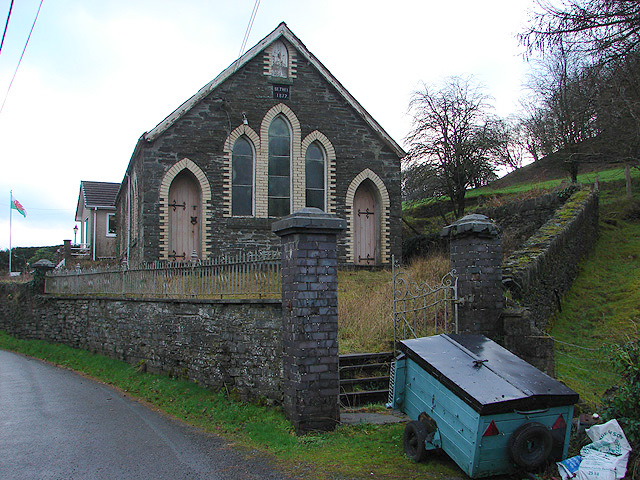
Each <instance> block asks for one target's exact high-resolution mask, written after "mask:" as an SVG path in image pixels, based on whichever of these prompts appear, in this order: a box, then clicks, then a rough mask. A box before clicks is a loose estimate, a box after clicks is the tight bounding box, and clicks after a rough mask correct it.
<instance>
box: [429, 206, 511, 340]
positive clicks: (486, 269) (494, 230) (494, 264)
mask: <svg viewBox="0 0 640 480" xmlns="http://www.w3.org/2000/svg"><path fill="white" fill-rule="evenodd" d="M441 235H442V236H447V237H449V246H450V260H451V268H452V269H454V270H455V271H456V274H457V276H458V299H459V302H460V303H459V306H458V329H459V332H460V333H475V334H482V335H485V336H487V337H489V338H491V339H493V340H496V341H501V340H502V337H503V335H504V332H503V327H502V321H501V317H502V310H503V307H504V300H503V296H502V241H501V238H500V229H499V227H498V226H497V225H496V224H495V223H493V222H492V221H491V220H490V219H489V218H488V217H486V216H485V215H475V214H474V215H467V216H465V217H462V218H461V219H459V220H457V221H456V222H455V223H453V224H451V225H449V226H447V227H445V228H444V229H443V230H442V232H441Z"/></svg>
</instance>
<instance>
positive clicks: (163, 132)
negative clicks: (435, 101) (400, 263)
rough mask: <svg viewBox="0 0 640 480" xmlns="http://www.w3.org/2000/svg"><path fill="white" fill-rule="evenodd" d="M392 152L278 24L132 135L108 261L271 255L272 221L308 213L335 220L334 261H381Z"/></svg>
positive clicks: (397, 203)
mask: <svg viewBox="0 0 640 480" xmlns="http://www.w3.org/2000/svg"><path fill="white" fill-rule="evenodd" d="M372 74H374V72H372ZM404 156H405V152H404V151H403V150H402V148H401V147H400V146H399V145H398V144H397V143H396V142H395V141H394V140H393V139H392V138H391V137H390V136H389V135H388V134H387V133H386V132H385V131H384V130H383V129H382V127H381V126H380V125H379V124H378V123H377V122H376V121H375V120H374V119H373V118H372V117H371V115H369V113H367V111H366V110H365V109H364V108H363V107H362V106H361V105H360V104H359V103H358V102H357V101H356V99H355V98H353V97H352V96H351V94H350V93H349V92H348V91H347V90H346V89H345V88H344V87H343V86H342V85H341V84H340V82H338V80H336V79H335V78H334V77H333V75H331V73H330V72H329V71H328V70H327V69H326V68H325V67H324V65H323V64H322V63H320V61H319V60H318V59H317V58H316V57H315V56H314V55H313V54H312V53H311V52H309V50H307V48H306V47H305V46H304V44H303V43H302V42H301V41H300V40H299V39H298V38H297V37H296V36H295V35H294V34H293V33H292V32H291V30H289V28H288V27H287V25H286V24H285V23H281V24H280V25H279V26H278V27H277V28H276V29H275V30H274V31H273V32H271V33H270V34H269V35H268V36H266V37H265V38H264V39H263V40H262V41H260V42H259V43H258V44H257V45H256V46H254V47H253V48H252V49H250V50H249V51H248V52H247V53H245V54H244V55H243V56H242V57H240V58H239V59H238V60H237V61H235V62H233V64H231V65H230V66H229V67H228V68H227V69H226V70H224V71H223V72H222V73H220V74H219V75H218V76H217V77H216V78H215V79H214V80H212V81H211V82H209V83H208V84H207V85H205V86H204V87H202V88H201V89H200V90H199V91H198V92H197V93H196V94H195V95H194V96H192V97H191V98H190V99H188V100H187V101H186V102H184V103H183V104H182V105H181V106H180V107H178V108H177V109H176V110H175V111H174V112H173V113H171V114H170V115H169V116H168V117H167V118H165V119H164V120H163V121H162V122H161V123H159V124H158V125H157V126H156V127H155V128H154V129H153V130H151V131H150V132H147V133H145V134H143V135H142V136H141V137H140V139H139V140H138V143H137V145H136V147H135V149H134V151H133V154H132V156H131V160H130V162H129V166H128V168H127V171H126V174H125V177H124V179H123V181H122V184H121V186H120V190H119V193H118V197H117V200H116V208H117V215H118V221H117V229H118V232H117V239H118V253H119V257H120V258H121V260H123V261H124V260H126V261H128V262H129V263H130V264H136V263H139V262H149V261H156V260H164V261H186V260H189V259H190V258H191V257H192V256H194V255H197V257H198V258H202V259H204V258H209V257H213V256H217V255H221V254H223V253H234V252H238V251H258V250H264V249H273V248H276V247H277V246H279V244H280V239H279V238H278V237H277V236H275V235H274V234H272V233H271V224H272V223H273V222H274V221H275V220H276V219H277V218H279V217H282V216H285V215H288V214H290V213H293V212H295V211H297V210H299V209H301V208H304V207H317V208H319V209H321V210H323V211H325V212H328V213H332V214H336V215H338V216H339V217H341V218H345V219H346V220H347V230H346V231H345V232H344V234H342V235H341V236H340V237H339V240H338V255H339V263H340V264H342V265H345V264H351V265H385V264H389V263H390V262H391V256H392V255H393V254H395V255H396V257H399V256H400V253H401V233H400V232H401V225H400V221H401V220H400V215H401V199H400V160H401V158H403V157H404Z"/></svg>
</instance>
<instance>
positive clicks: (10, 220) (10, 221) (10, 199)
mask: <svg viewBox="0 0 640 480" xmlns="http://www.w3.org/2000/svg"><path fill="white" fill-rule="evenodd" d="M9 197H10V198H9V276H11V223H12V220H13V212H12V210H13V208H11V205H12V204H13V190H9Z"/></svg>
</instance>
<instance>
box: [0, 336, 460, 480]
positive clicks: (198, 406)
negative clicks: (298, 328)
mask: <svg viewBox="0 0 640 480" xmlns="http://www.w3.org/2000/svg"><path fill="white" fill-rule="evenodd" d="M0 348H2V349H5V350H11V351H15V352H19V353H23V354H25V355H29V356H32V357H36V358H41V359H44V360H46V361H49V362H51V363H54V364H57V365H61V366H63V367H66V368H70V369H72V370H75V371H78V372H81V373H83V374H85V375H88V376H90V377H92V378H95V379H96V380H98V381H101V382H104V383H106V384H109V385H112V386H114V387H116V388H119V389H120V390H122V391H123V392H125V393H126V394H127V395H129V396H131V397H133V398H136V399H139V400H142V401H144V402H147V403H149V404H151V405H153V406H154V407H156V408H158V409H159V410H161V411H164V412H166V413H168V414H169V415H172V416H174V417H176V418H178V419H180V420H183V421H186V422H188V423H189V424H191V425H194V426H196V427H199V428H202V429H203V430H205V431H208V432H212V433H217V434H219V435H222V436H224V437H226V438H227V440H229V441H230V442H232V443H233V444H235V445H237V446H239V447H243V448H253V449H257V450H259V451H261V452H264V453H266V454H269V455H272V456H273V458H274V460H275V462H276V464H277V465H278V466H279V468H280V469H281V470H282V471H284V472H287V473H290V474H299V475H302V474H303V475H304V478H308V479H324V478H331V479H341V478H344V479H347V478H349V479H358V478H379V479H395V478H406V479H418V478H441V477H445V476H446V477H448V478H449V477H452V476H456V477H458V476H462V473H461V472H460V470H459V469H458V468H457V467H456V466H455V464H453V462H452V461H451V460H449V459H448V458H447V457H445V456H442V457H434V459H432V460H431V461H429V462H428V463H424V464H415V463H413V462H411V461H410V460H408V459H407V458H406V457H405V456H404V454H403V451H402V432H403V428H404V426H403V425H397V424H396V425H383V426H376V425H365V424H363V425H355V426H348V425H339V426H338V427H337V428H336V430H335V431H334V432H329V433H322V434H311V435H306V436H301V437H299V436H296V435H295V434H294V432H293V430H292V427H291V424H290V423H289V422H288V421H287V420H286V419H285V417H284V415H283V414H282V412H281V410H280V409H279V408H276V407H268V406H262V405H259V404H257V403H246V402H240V401H238V400H235V399H233V398H232V397H233V395H231V396H229V395H227V394H226V393H225V392H214V391H212V390H209V389H206V388H203V387H201V386H198V385H196V384H195V383H192V382H189V381H186V380H181V379H176V378H170V377H168V376H164V375H155V374H151V373H146V372H141V371H139V369H138V368H136V367H132V366H131V365H129V364H127V363H124V362H121V361H119V360H114V359H111V358H108V357H105V356H102V355H97V354H92V353H89V352H86V351H84V350H78V349H73V348H70V347H67V346H64V345H57V344H49V343H46V342H42V341H37V340H19V339H16V338H14V337H11V336H9V335H7V334H6V333H4V332H0Z"/></svg>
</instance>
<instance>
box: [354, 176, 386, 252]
mask: <svg viewBox="0 0 640 480" xmlns="http://www.w3.org/2000/svg"><path fill="white" fill-rule="evenodd" d="M379 232H380V209H379V202H378V195H377V191H376V188H375V185H374V184H373V183H372V182H371V181H370V180H368V179H367V180H365V181H363V182H362V183H361V184H360V185H359V186H358V188H357V190H356V193H355V195H354V197H353V233H354V257H355V258H354V261H355V264H356V265H376V264H377V263H379V259H380V248H379V245H380V238H379Z"/></svg>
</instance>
